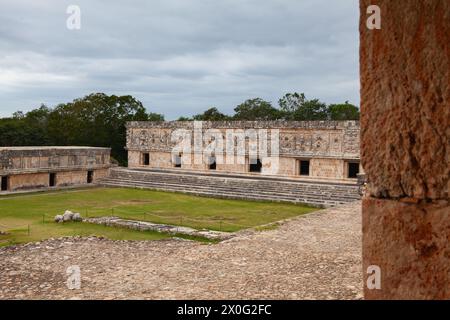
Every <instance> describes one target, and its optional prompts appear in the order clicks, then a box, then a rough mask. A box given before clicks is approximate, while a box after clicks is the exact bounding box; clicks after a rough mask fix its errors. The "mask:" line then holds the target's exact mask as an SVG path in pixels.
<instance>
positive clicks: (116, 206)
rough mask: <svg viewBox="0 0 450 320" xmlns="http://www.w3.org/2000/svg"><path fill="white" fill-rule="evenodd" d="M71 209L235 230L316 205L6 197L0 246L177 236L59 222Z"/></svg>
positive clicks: (146, 196)
mask: <svg viewBox="0 0 450 320" xmlns="http://www.w3.org/2000/svg"><path fill="white" fill-rule="evenodd" d="M65 210H71V211H73V212H80V213H81V215H82V216H83V218H85V217H101V216H112V215H114V216H118V217H121V218H126V219H132V220H142V221H149V222H155V223H164V224H171V225H179V226H187V227H192V228H196V229H202V228H204V229H210V230H218V231H227V232H233V231H238V230H241V229H246V228H252V227H258V226H263V225H266V224H269V223H272V222H276V221H279V220H283V219H287V218H291V217H295V216H298V215H301V214H305V213H309V212H312V211H314V210H317V209H316V208H312V207H307V206H301V205H294V204H282V203H271V202H254V201H241V200H222V199H212V198H203V197H196V196H191V195H184V194H179V193H170V192H159V191H150V190H140V189H127V188H94V189H83V190H70V191H55V192H45V193H33V194H24V195H13V196H5V197H0V231H3V232H5V231H6V234H3V235H2V234H0V246H5V245H10V244H16V243H25V242H30V241H39V240H43V239H48V238H54V237H61V236H76V235H79V236H90V235H95V236H103V237H106V238H109V239H113V240H158V239H164V238H169V237H171V235H168V234H162V233H157V232H140V231H133V230H128V229H120V228H113V227H106V226H100V225H93V224H88V223H76V222H71V223H64V224H58V223H54V222H53V218H54V216H55V215H57V214H62V213H63V212H64V211H65Z"/></svg>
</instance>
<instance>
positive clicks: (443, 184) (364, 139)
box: [360, 0, 450, 199]
mask: <svg viewBox="0 0 450 320" xmlns="http://www.w3.org/2000/svg"><path fill="white" fill-rule="evenodd" d="M360 3H361V26H360V28H361V52H360V54H361V63H360V64H361V158H362V165H363V167H364V170H365V172H366V174H367V177H368V180H369V189H368V191H369V192H370V194H371V195H372V196H375V197H385V198H401V197H414V198H419V199H448V196H449V194H448V192H449V191H448V190H449V185H450V180H449V177H450V155H449V149H450V72H449V70H450V1H448V0H434V1H422V0H407V1H391V0H361V2H360ZM369 5H378V6H380V8H381V17H382V20H381V21H382V24H381V30H368V29H367V28H366V20H367V18H368V17H369V15H368V14H367V13H366V10H367V7H368V6H369Z"/></svg>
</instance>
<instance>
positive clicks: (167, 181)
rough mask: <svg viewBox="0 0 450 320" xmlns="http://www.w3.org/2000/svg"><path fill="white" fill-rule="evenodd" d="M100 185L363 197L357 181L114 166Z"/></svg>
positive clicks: (327, 201) (235, 194)
mask: <svg viewBox="0 0 450 320" xmlns="http://www.w3.org/2000/svg"><path fill="white" fill-rule="evenodd" d="M99 184H101V185H104V186H113V187H133V188H145V189H153V190H161V191H174V192H182V193H187V194H193V195H199V196H208V197H217V198H228V199H240V200H259V201H275V202H289V203H304V204H308V205H313V206H318V207H331V206H335V205H340V204H345V203H348V202H352V201H355V200H359V199H360V196H359V193H358V186H357V185H356V184H349V183H338V182H322V181H300V180H295V179H288V178H279V177H266V176H265V177H263V176H256V175H236V174H228V175H227V174H223V173H222V174H207V173H202V174H199V173H197V172H187V171H176V170H144V169H125V168H113V169H111V174H110V176H109V177H108V178H106V179H103V180H101V181H100V182H99Z"/></svg>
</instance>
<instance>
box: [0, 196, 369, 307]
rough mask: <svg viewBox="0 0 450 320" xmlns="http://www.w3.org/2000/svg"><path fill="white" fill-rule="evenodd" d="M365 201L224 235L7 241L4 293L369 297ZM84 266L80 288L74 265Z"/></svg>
mask: <svg viewBox="0 0 450 320" xmlns="http://www.w3.org/2000/svg"><path fill="white" fill-rule="evenodd" d="M360 205H361V204H360V202H356V203H353V204H348V205H345V206H342V207H338V208H331V209H327V210H323V211H319V212H317V213H312V214H309V215H305V216H302V217H298V218H295V219H293V220H291V221H289V222H286V223H285V224H283V225H282V226H281V227H279V228H278V229H276V230H271V231H264V232H248V231H247V232H242V233H241V234H239V235H238V236H237V237H234V238H232V239H230V240H227V241H224V242H222V243H219V244H214V245H205V244H200V243H197V242H191V241H182V240H162V241H146V242H136V241H110V240H106V239H97V238H64V239H53V240H48V241H43V242H40V243H33V244H27V245H22V246H15V247H8V248H2V249H0V298H1V299H18V298H26V299H47V298H63V299H360V298H362V270H361V211H360ZM71 265H79V266H80V268H81V289H80V290H69V289H67V287H66V279H67V276H66V269H67V267H69V266H71Z"/></svg>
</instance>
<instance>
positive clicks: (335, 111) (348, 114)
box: [328, 101, 359, 120]
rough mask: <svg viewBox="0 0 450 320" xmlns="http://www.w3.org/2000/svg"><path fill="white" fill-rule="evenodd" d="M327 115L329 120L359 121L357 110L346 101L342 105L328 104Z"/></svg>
mask: <svg viewBox="0 0 450 320" xmlns="http://www.w3.org/2000/svg"><path fill="white" fill-rule="evenodd" d="M328 114H329V116H330V119H331V120H359V109H358V107H357V106H355V105H353V104H350V103H349V102H348V101H345V103H342V104H330V105H329V106H328Z"/></svg>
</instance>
